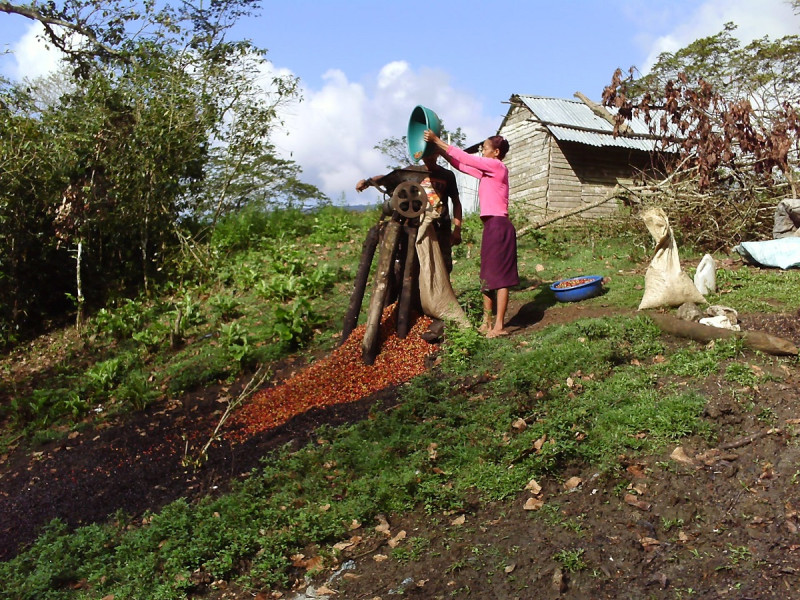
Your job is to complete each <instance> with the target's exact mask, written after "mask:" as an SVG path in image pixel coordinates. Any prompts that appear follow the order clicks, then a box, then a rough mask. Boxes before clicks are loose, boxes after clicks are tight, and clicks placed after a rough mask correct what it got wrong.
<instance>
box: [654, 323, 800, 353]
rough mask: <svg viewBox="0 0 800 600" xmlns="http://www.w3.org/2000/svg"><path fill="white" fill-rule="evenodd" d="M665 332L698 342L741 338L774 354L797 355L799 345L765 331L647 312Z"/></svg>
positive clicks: (763, 350)
mask: <svg viewBox="0 0 800 600" xmlns="http://www.w3.org/2000/svg"><path fill="white" fill-rule="evenodd" d="M647 314H648V316H649V317H650V318H651V319H653V321H654V322H655V324H656V325H658V327H659V329H661V331H663V332H664V333H669V334H671V335H676V336H678V337H685V338H689V339H692V340H695V341H696V342H703V343H708V342H710V341H712V340H721V339H730V338H733V337H736V338H740V339H741V340H742V341H743V342H744V345H745V346H747V347H748V348H751V349H753V350H760V351H761V352H766V353H767V354H772V355H774V356H797V353H798V351H797V346H795V345H794V344H793V343H792V342H791V341H789V340H785V339H783V338H780V337H777V336H774V335H770V334H768V333H764V332H763V331H731V330H730V329H720V328H719V327H712V326H710V325H702V324H700V323H695V322H694V321H684V320H682V319H678V318H676V317H672V316H670V315H662V314H659V313H647Z"/></svg>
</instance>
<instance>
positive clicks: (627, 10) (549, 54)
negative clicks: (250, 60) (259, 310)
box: [0, 0, 800, 204]
mask: <svg viewBox="0 0 800 600" xmlns="http://www.w3.org/2000/svg"><path fill="white" fill-rule="evenodd" d="M728 21H733V22H734V23H736V24H737V25H738V26H739V29H738V34H739V36H740V37H741V38H742V39H743V40H744V41H749V40H752V39H754V38H756V37H761V36H764V35H769V37H770V38H772V39H775V38H778V37H781V36H784V35H789V34H794V33H800V17H798V16H797V15H794V14H793V12H792V9H791V7H790V6H789V5H788V4H787V3H786V2H785V1H784V0H662V1H661V2H653V1H652V0H604V1H600V0H560V1H558V2H553V1H552V0H549V1H546V2H545V1H542V0H528V1H521V0H506V1H505V2H489V1H488V0H484V1H481V2H479V1H477V0H462V1H461V2H452V1H446V2H445V1H435V0H429V1H427V2H419V1H416V0H410V1H405V2H399V1H384V2H379V1H377V0H373V1H370V2H368V1H366V0H336V1H331V0H283V1H281V2H277V1H273V0H265V1H264V2H263V9H262V11H261V14H260V16H258V17H256V18H253V19H250V20H248V21H247V22H243V23H241V24H240V25H239V26H238V27H237V29H236V30H235V31H234V34H235V35H236V36H237V37H247V38H250V39H252V40H253V41H254V42H255V43H256V44H258V45H260V46H262V47H265V48H267V49H268V51H269V54H268V57H269V59H270V60H271V62H272V65H271V66H270V67H269V69H268V70H267V71H268V72H267V73H265V76H267V75H269V74H271V73H275V72H278V73H287V74H292V75H295V76H298V77H299V78H300V81H301V86H302V91H303V97H304V99H303V101H302V102H300V103H298V104H294V105H292V106H288V107H286V108H285V112H284V115H283V116H284V118H285V122H286V125H285V129H284V130H282V131H280V132H278V133H277V135H276V136H275V142H276V145H277V147H278V148H279V149H280V151H281V152H283V153H284V154H286V155H287V156H291V157H292V158H293V159H294V160H296V161H297V162H298V163H299V164H300V165H301V166H302V167H303V171H304V176H305V179H306V180H307V181H309V182H311V183H314V184H316V185H318V186H319V187H320V188H321V189H322V190H323V191H324V192H325V193H326V194H328V195H329V196H330V197H331V199H333V200H334V201H336V202H340V201H343V202H347V203H351V204H355V203H364V202H372V201H374V200H375V197H374V194H375V192H374V191H368V192H364V193H363V194H360V195H359V194H356V193H355V191H354V190H353V186H354V185H355V182H356V181H357V180H358V179H360V178H362V177H365V176H369V175H375V174H378V173H382V172H383V171H384V170H385V168H386V164H387V161H386V159H385V157H383V156H381V155H380V153H378V152H377V151H376V150H374V148H373V147H374V146H375V145H376V144H377V143H378V142H380V141H381V140H383V139H386V138H387V137H399V136H401V135H403V134H404V133H405V128H406V126H407V122H408V117H409V115H410V113H411V110H412V109H413V108H414V106H415V105H417V104H423V105H425V106H428V107H430V108H432V109H433V110H435V111H436V112H437V113H438V114H439V116H440V117H441V118H442V119H443V121H444V123H445V125H446V126H447V127H448V128H450V129H455V128H456V127H461V128H462V129H463V130H464V131H465V132H466V133H467V136H468V141H469V142H474V141H479V140H480V139H483V138H485V137H486V136H487V135H492V134H494V133H495V132H496V130H497V128H498V127H499V126H500V123H501V121H502V118H503V115H504V114H505V112H506V109H507V105H506V104H504V102H505V101H506V100H508V98H509V97H510V96H511V95H512V94H531V95H541V96H553V97H561V98H571V97H572V96H573V94H574V93H575V92H576V91H580V92H583V93H584V94H586V95H587V96H589V97H590V98H592V99H595V100H598V99H599V98H600V95H601V93H602V90H603V87H604V86H605V85H606V84H607V83H608V82H609V81H610V79H611V75H612V73H613V72H614V70H615V69H616V68H617V67H620V68H622V69H623V70H627V69H628V68H629V67H631V66H636V67H637V68H638V69H640V70H641V71H643V72H646V71H647V69H648V68H649V66H650V65H652V63H653V61H654V60H655V58H656V57H657V56H658V54H659V53H660V52H662V51H675V50H678V49H679V48H682V47H684V46H686V45H687V44H688V43H690V42H692V41H694V40H696V39H698V38H701V37H704V36H708V35H713V34H715V33H718V32H719V31H721V30H722V27H723V25H724V23H726V22H728ZM31 28H32V24H31V23H30V22H29V21H27V20H25V19H22V18H20V17H16V16H12V15H6V14H3V13H0V52H2V51H3V50H5V49H9V50H12V51H13V52H14V54H13V55H6V56H0V73H1V74H3V75H5V76H7V77H12V78H20V77H22V76H34V75H37V74H41V73H43V72H47V70H48V69H50V68H52V65H53V64H54V60H55V53H54V52H52V51H50V52H44V51H43V50H42V47H41V44H40V43H38V42H36V41H35V35H34V31H33V30H32V29H31ZM370 194H372V196H370Z"/></svg>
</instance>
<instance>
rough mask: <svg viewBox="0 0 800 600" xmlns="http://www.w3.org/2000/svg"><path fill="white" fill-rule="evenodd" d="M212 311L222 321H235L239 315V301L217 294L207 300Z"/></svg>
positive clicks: (226, 295)
mask: <svg viewBox="0 0 800 600" xmlns="http://www.w3.org/2000/svg"><path fill="white" fill-rule="evenodd" d="M208 304H209V306H211V309H212V311H213V312H214V313H215V314H216V315H217V316H218V317H219V318H220V319H221V320H223V321H227V320H229V319H235V318H236V317H238V316H239V315H240V312H239V306H240V303H239V301H238V300H237V299H236V298H234V297H233V296H231V295H229V294H217V295H216V296H211V298H209V299H208Z"/></svg>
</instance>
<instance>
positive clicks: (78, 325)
mask: <svg viewBox="0 0 800 600" xmlns="http://www.w3.org/2000/svg"><path fill="white" fill-rule="evenodd" d="M82 255H83V242H78V253H77V255H76V256H75V280H76V281H75V282H76V289H75V293H76V302H77V309H78V312H77V314H76V315H75V329H76V330H77V331H78V336H82V335H83V303H84V297H83V281H82V279H81V257H82Z"/></svg>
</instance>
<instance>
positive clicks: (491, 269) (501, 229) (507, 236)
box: [481, 217, 519, 291]
mask: <svg viewBox="0 0 800 600" xmlns="http://www.w3.org/2000/svg"><path fill="white" fill-rule="evenodd" d="M518 284H519V271H517V230H516V229H514V225H512V224H511V221H510V220H509V219H508V217H483V238H482V240H481V289H482V290H483V291H491V290H499V289H500V288H508V287H513V286H515V285H518Z"/></svg>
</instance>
